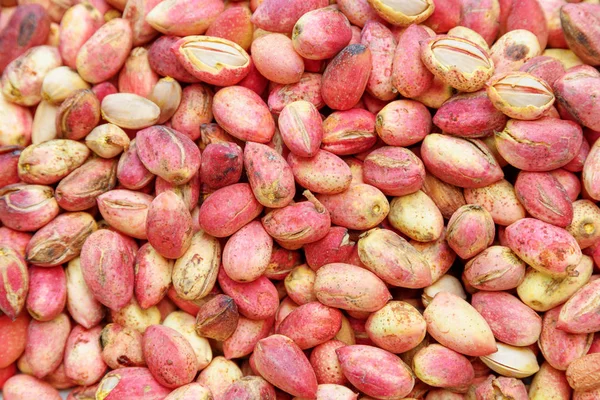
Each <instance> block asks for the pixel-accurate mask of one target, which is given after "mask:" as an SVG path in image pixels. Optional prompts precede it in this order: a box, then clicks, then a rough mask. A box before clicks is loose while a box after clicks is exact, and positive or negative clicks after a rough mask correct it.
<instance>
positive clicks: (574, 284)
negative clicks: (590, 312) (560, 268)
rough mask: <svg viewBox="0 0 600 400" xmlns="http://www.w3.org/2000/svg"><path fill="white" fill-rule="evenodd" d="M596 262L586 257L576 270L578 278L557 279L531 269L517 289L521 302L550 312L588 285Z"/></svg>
mask: <svg viewBox="0 0 600 400" xmlns="http://www.w3.org/2000/svg"><path fill="white" fill-rule="evenodd" d="M593 269H594V262H593V260H592V258H591V257H588V256H586V255H584V256H583V257H582V258H581V261H580V262H579V264H577V266H576V267H575V269H574V272H573V275H575V273H576V274H577V276H568V277H566V278H555V277H552V276H550V275H548V274H546V273H544V272H540V271H538V270H536V269H534V268H529V269H528V270H527V272H526V274H525V279H524V280H523V282H522V283H521V284H520V285H519V286H518V287H517V293H518V294H519V297H520V298H521V300H522V301H523V302H524V303H525V304H527V305H528V306H529V307H531V308H532V309H534V310H536V311H548V310H550V309H551V308H553V307H556V306H558V305H559V304H562V303H564V302H566V301H567V300H568V299H569V298H570V297H571V296H572V295H573V294H574V293H575V292H577V290H579V288H581V287H582V286H583V285H585V284H586V283H588V281H589V280H590V277H591V276H592V271H593Z"/></svg>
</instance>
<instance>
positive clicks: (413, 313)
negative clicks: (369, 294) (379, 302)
mask: <svg viewBox="0 0 600 400" xmlns="http://www.w3.org/2000/svg"><path fill="white" fill-rule="evenodd" d="M365 330H366V331H367V335H369V339H371V340H372V341H373V343H375V344H376V345H377V346H379V347H381V348H382V349H384V350H387V351H389V352H392V353H404V352H406V351H408V350H411V349H413V348H415V347H417V345H418V344H419V343H421V342H422V341H423V339H424V338H425V334H426V333H427V324H426V322H425V319H424V318H423V316H422V315H421V313H420V312H419V311H418V310H417V309H416V308H414V307H413V306H412V305H410V304H408V303H406V302H403V301H390V302H388V303H387V304H386V305H385V306H383V308H381V309H379V310H377V311H375V312H374V313H372V314H371V315H370V316H369V318H368V319H367V322H366V324H365Z"/></svg>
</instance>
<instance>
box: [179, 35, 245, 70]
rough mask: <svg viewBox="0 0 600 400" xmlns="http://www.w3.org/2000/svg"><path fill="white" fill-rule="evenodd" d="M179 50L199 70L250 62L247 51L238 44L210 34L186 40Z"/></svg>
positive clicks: (241, 65) (239, 65)
mask: <svg viewBox="0 0 600 400" xmlns="http://www.w3.org/2000/svg"><path fill="white" fill-rule="evenodd" d="M188 39H189V38H188ZM180 51H181V52H182V53H183V54H184V55H185V56H186V58H188V59H189V60H190V62H191V63H192V64H193V65H194V66H195V67H196V68H197V69H199V70H201V71H209V72H214V71H219V70H221V69H223V68H231V67H245V66H247V65H248V63H249V62H250V57H249V56H248V53H246V51H245V50H244V49H242V48H241V47H240V46H238V45H237V44H235V43H233V42H230V41H228V40H223V39H220V38H216V37H211V36H196V37H195V40H188V41H187V42H186V43H185V44H183V45H182V46H181V48H180Z"/></svg>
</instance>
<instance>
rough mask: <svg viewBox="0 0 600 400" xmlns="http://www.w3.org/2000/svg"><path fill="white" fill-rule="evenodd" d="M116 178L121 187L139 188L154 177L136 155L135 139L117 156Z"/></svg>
mask: <svg viewBox="0 0 600 400" xmlns="http://www.w3.org/2000/svg"><path fill="white" fill-rule="evenodd" d="M115 126H116V125H115ZM117 128H118V127H117ZM117 179H118V180H119V183H120V184H121V185H123V187H125V188H127V189H131V190H138V189H141V188H143V187H144V186H146V185H148V184H149V183H150V182H152V179H154V174H153V173H152V172H150V171H148V169H146V167H145V166H144V164H143V163H142V161H141V160H140V158H139V156H138V153H137V145H136V140H135V139H133V140H132V141H131V142H130V143H129V148H128V149H127V150H125V151H124V152H123V154H121V157H119V164H118V165H117Z"/></svg>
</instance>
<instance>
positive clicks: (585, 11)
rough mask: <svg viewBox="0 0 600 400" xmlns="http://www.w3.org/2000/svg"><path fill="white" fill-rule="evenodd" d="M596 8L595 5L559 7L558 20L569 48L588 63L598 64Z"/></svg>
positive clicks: (599, 48)
mask: <svg viewBox="0 0 600 400" xmlns="http://www.w3.org/2000/svg"><path fill="white" fill-rule="evenodd" d="M597 21H598V9H597V8H596V7H595V5H592V6H591V7H589V6H587V5H576V6H567V7H565V8H564V9H563V8H562V7H561V8H560V22H561V26H562V30H563V32H564V37H565V40H566V41H567V44H568V45H569V48H570V49H571V50H573V52H575V54H577V56H578V57H579V58H581V60H583V61H584V62H585V63H586V64H589V65H594V66H595V65H599V64H600V58H598V50H600V43H598V37H597V36H596V35H597V33H598V26H597Z"/></svg>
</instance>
